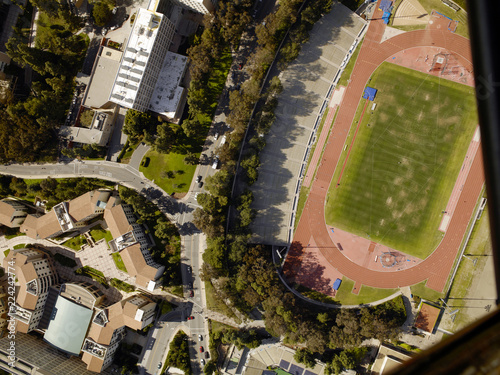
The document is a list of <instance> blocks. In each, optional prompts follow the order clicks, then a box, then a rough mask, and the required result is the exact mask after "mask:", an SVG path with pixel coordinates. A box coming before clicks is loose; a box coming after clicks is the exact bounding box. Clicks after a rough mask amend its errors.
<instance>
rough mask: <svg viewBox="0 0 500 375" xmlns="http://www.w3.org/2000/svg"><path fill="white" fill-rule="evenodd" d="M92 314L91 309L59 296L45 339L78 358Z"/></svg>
mask: <svg viewBox="0 0 500 375" xmlns="http://www.w3.org/2000/svg"><path fill="white" fill-rule="evenodd" d="M92 314H93V311H92V310H91V309H89V308H86V307H84V306H82V305H79V304H77V303H75V302H72V301H70V300H68V299H66V298H64V297H62V296H61V295H59V296H58V297H57V301H56V305H55V306H54V309H53V310H52V315H51V317H50V323H49V327H48V328H47V331H46V332H45V335H44V336H43V339H44V340H45V341H47V342H48V343H49V344H51V345H52V346H55V347H56V348H58V349H60V350H62V351H63V352H66V353H68V354H71V355H75V356H78V355H79V354H80V351H81V349H82V345H83V341H84V340H85V336H86V334H87V330H88V328H89V324H90V320H91V319H92Z"/></svg>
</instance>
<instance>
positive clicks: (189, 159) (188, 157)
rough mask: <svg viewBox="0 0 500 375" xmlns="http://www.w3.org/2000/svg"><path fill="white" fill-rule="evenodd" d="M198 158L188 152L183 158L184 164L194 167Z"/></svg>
mask: <svg viewBox="0 0 500 375" xmlns="http://www.w3.org/2000/svg"><path fill="white" fill-rule="evenodd" d="M199 160H200V158H199V157H198V155H197V154H195V153H194V152H191V151H188V152H187V154H186V156H185V157H184V163H186V164H187V165H196V164H198V162H199Z"/></svg>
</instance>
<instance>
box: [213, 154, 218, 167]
mask: <svg viewBox="0 0 500 375" xmlns="http://www.w3.org/2000/svg"><path fill="white" fill-rule="evenodd" d="M212 168H213V169H217V168H219V158H218V157H215V160H214V162H213V164H212Z"/></svg>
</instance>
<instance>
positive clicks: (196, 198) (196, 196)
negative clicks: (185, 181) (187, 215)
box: [194, 192, 200, 201]
mask: <svg viewBox="0 0 500 375" xmlns="http://www.w3.org/2000/svg"><path fill="white" fill-rule="evenodd" d="M198 194H200V193H199V192H198V193H195V194H194V199H195V200H196V201H197V200H198Z"/></svg>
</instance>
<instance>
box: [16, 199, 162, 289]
mask: <svg viewBox="0 0 500 375" xmlns="http://www.w3.org/2000/svg"><path fill="white" fill-rule="evenodd" d="M101 214H104V220H105V221H106V224H107V226H108V229H109V231H110V232H111V235H112V236H113V240H112V241H110V242H109V246H110V248H111V251H112V252H119V253H120V255H121V257H122V259H123V263H124V265H125V267H126V268H127V272H128V274H129V275H130V276H132V277H135V278H136V284H137V285H138V286H140V287H142V288H144V289H147V290H149V291H152V290H154V289H155V288H156V285H157V280H158V279H159V278H160V276H161V275H162V274H163V271H164V270H165V267H164V266H162V265H160V264H158V263H156V262H155V261H154V260H153V258H152V257H151V254H150V252H149V249H150V248H151V247H152V245H154V243H153V241H152V239H151V238H150V237H149V236H148V235H146V233H145V232H144V229H143V226H142V225H141V224H138V223H137V221H136V217H135V215H134V212H133V210H132V206H130V205H128V204H122V203H121V199H120V197H119V196H116V195H113V194H112V192H111V191H109V190H94V191H90V192H88V193H86V194H83V195H81V196H79V197H78V198H75V199H72V200H70V201H68V202H61V203H59V204H57V205H55V206H54V208H53V209H52V211H50V212H49V213H47V214H45V215H43V216H41V217H36V216H33V215H28V216H27V217H26V220H25V221H24V223H23V224H22V225H21V228H20V231H21V232H23V233H26V235H27V236H28V237H31V238H36V239H45V238H54V237H57V236H60V235H62V234H64V233H69V232H72V231H74V230H77V229H78V228H79V227H82V226H85V225H87V222H88V221H89V220H92V219H93V218H95V217H97V216H98V215H101Z"/></svg>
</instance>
